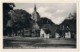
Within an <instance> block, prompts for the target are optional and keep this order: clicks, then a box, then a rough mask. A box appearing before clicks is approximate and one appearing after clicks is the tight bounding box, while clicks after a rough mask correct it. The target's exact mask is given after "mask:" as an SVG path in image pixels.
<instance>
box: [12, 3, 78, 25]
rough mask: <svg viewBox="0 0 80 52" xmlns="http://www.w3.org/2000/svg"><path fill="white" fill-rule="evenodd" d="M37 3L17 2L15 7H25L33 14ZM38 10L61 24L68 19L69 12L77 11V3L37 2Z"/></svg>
mask: <svg viewBox="0 0 80 52" xmlns="http://www.w3.org/2000/svg"><path fill="white" fill-rule="evenodd" d="M34 5H35V3H15V7H14V9H23V10H26V11H27V12H29V13H30V14H32V12H33V10H34ZM36 7H37V12H38V13H39V14H40V16H41V18H42V17H47V18H49V19H51V21H53V23H55V24H58V25H59V24H61V23H62V22H63V21H64V20H65V19H68V16H69V14H70V13H71V14H73V13H74V12H76V4H75V3H36Z"/></svg>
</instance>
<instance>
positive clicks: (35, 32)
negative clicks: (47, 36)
mask: <svg viewBox="0 0 80 52" xmlns="http://www.w3.org/2000/svg"><path fill="white" fill-rule="evenodd" d="M31 19H32V20H33V21H34V22H33V25H32V36H33V37H34V36H38V35H39V31H40V27H39V25H38V24H37V21H39V20H40V15H39V13H38V12H37V8H36V4H35V6H34V11H33V13H32V17H31Z"/></svg>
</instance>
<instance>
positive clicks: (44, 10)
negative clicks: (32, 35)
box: [26, 7, 66, 24]
mask: <svg viewBox="0 0 80 52" xmlns="http://www.w3.org/2000/svg"><path fill="white" fill-rule="evenodd" d="M26 10H27V11H28V12H29V13H30V14H32V12H33V8H28V9H26ZM49 10H50V8H48V7H39V8H38V9H37V11H38V12H39V14H40V16H41V17H47V18H49V19H51V20H52V21H53V22H54V23H55V24H60V23H62V22H63V21H64V19H65V17H66V16H64V12H65V11H64V10H59V9H58V10H56V11H55V12H53V13H52V12H48V11H49Z"/></svg>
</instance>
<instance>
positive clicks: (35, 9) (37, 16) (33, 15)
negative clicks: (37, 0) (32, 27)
mask: <svg viewBox="0 0 80 52" xmlns="http://www.w3.org/2000/svg"><path fill="white" fill-rule="evenodd" d="M31 19H32V20H34V21H35V22H37V21H38V20H39V19H40V15H39V13H38V12H37V8H36V4H35V6H34V11H33V13H32V17H31Z"/></svg>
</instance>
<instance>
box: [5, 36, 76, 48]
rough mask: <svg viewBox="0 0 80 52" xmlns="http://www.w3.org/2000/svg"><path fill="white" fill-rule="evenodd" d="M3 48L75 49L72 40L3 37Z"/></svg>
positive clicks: (74, 41) (74, 42)
mask: <svg viewBox="0 0 80 52" xmlns="http://www.w3.org/2000/svg"><path fill="white" fill-rule="evenodd" d="M4 48H76V40H73V39H63V38H61V39H55V38H50V39H44V38H40V37H4Z"/></svg>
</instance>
